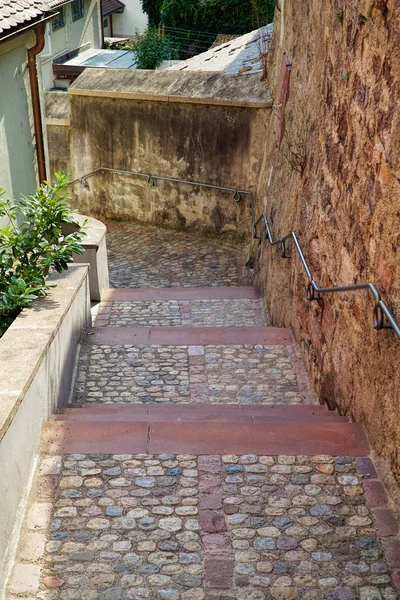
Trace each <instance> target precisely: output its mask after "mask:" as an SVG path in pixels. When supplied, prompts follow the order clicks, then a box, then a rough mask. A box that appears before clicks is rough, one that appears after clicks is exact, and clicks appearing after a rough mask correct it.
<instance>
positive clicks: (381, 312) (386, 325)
mask: <svg viewBox="0 0 400 600" xmlns="http://www.w3.org/2000/svg"><path fill="white" fill-rule="evenodd" d="M101 172H103V173H104V172H112V173H119V174H124V175H135V176H138V177H146V178H147V182H148V184H149V185H150V186H151V187H152V186H154V185H155V182H156V181H157V180H160V181H171V182H173V183H183V184H187V185H193V186H198V187H204V188H211V189H216V190H221V191H224V192H231V193H233V199H234V200H235V202H240V201H241V200H242V196H248V197H249V200H250V208H251V221H252V230H253V238H254V239H256V240H260V241H264V240H266V239H268V241H269V243H270V244H271V246H277V245H280V247H281V256H282V258H291V256H290V255H287V254H286V242H287V241H288V240H291V241H292V242H293V243H294V246H295V248H296V250H297V253H298V255H299V257H300V260H301V263H302V265H303V267H304V270H305V272H306V274H307V278H308V285H307V300H308V301H309V302H312V301H316V302H319V303H320V302H321V300H322V298H321V294H331V293H338V292H353V291H358V290H368V291H370V292H371V294H372V295H373V296H374V298H375V306H374V311H373V324H374V328H375V329H376V330H378V331H380V330H381V329H393V331H394V333H395V334H396V335H397V337H398V338H399V339H400V326H399V324H398V323H397V321H396V319H395V318H394V316H393V314H392V313H391V311H390V310H389V308H388V306H387V305H386V304H385V302H384V301H383V300H382V298H381V295H380V293H379V291H378V289H377V288H376V287H375V285H374V284H373V283H370V282H368V283H357V284H354V285H341V286H335V287H327V288H324V287H320V286H319V285H318V284H317V282H316V281H315V279H314V277H313V275H312V272H311V270H310V267H309V266H308V263H307V261H306V258H305V256H304V253H303V251H302V249H301V246H300V243H299V239H298V237H297V235H296V233H295V232H294V231H292V232H290V233H288V234H287V235H285V236H283V237H281V238H279V239H276V240H274V238H273V235H272V232H271V228H270V226H269V223H268V218H267V215H266V214H265V213H262V214H261V215H260V217H259V218H258V219H257V220H256V219H255V209H254V196H253V193H252V192H249V191H248V190H241V189H238V188H234V187H226V186H221V185H214V184H212V183H203V182H201V181H190V180H187V179H179V178H177V177H166V176H164V175H152V174H150V173H141V172H138V171H128V170H124V169H114V168H110V167H98V168H97V169H94V170H93V171H90V173H86V174H85V175H83V176H82V177H78V178H77V179H74V180H73V181H70V182H69V183H68V185H75V184H76V183H80V184H81V185H82V186H83V187H85V188H86V187H88V184H87V183H86V179H88V178H89V177H92V176H93V175H96V174H97V173H101ZM260 223H263V225H264V227H265V234H264V236H262V235H257V227H258V225H259V224H260ZM385 317H386V319H387V320H386V321H385Z"/></svg>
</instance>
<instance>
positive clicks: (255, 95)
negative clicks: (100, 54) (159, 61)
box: [47, 68, 273, 118]
mask: <svg viewBox="0 0 400 600" xmlns="http://www.w3.org/2000/svg"><path fill="white" fill-rule="evenodd" d="M68 95H69V96H99V97H102V98H104V97H112V98H127V99H128V98H131V99H133V100H153V101H163V102H186V103H198V104H227V105H236V106H247V107H254V108H266V107H271V106H272V104H273V101H272V98H271V95H270V93H269V89H268V86H267V85H266V84H265V83H262V82H261V81H260V76H259V74H255V75H247V76H240V75H232V74H226V73H219V72H217V73H215V72H212V71H190V72H189V71H188V72H185V71H183V72H182V71H179V72H177V71H145V70H132V69H100V68H99V69H85V71H83V73H82V74H81V75H80V76H79V77H78V78H77V80H76V81H75V82H74V83H73V84H72V85H71V86H70V87H69V89H68ZM47 116H48V117H49V118H50V117H52V115H51V114H49V113H48V114H47ZM64 118H65V117H64Z"/></svg>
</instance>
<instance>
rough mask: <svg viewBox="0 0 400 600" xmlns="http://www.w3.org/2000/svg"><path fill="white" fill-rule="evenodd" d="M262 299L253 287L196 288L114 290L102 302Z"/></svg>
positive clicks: (107, 292)
mask: <svg viewBox="0 0 400 600" xmlns="http://www.w3.org/2000/svg"><path fill="white" fill-rule="evenodd" d="M247 298H248V299H253V300H257V299H258V298H260V293H259V292H258V291H257V290H256V289H254V288H252V287H243V286H240V287H229V286H223V287H195V288H114V289H108V290H105V292H103V294H102V298H101V299H102V302H134V301H146V300H236V299H239V300H240V299H247Z"/></svg>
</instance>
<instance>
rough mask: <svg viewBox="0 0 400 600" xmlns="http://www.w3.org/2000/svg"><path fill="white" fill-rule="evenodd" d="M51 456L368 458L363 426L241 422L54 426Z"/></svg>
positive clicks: (49, 434)
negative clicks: (203, 455) (148, 454)
mask: <svg viewBox="0 0 400 600" xmlns="http://www.w3.org/2000/svg"><path fill="white" fill-rule="evenodd" d="M42 441H43V444H44V446H43V451H44V452H48V453H71V454H75V453H96V454H101V453H105V454H106V453H110V452H111V453H114V454H118V453H120V454H121V453H132V452H137V453H145V452H151V453H155V454H162V453H172V454H173V453H192V454H210V453H215V454H229V453H236V454H246V453H251V452H255V453H261V454H266V455H275V454H287V455H312V454H329V453H330V454H336V455H339V454H341V455H346V456H365V455H368V453H369V450H368V442H367V439H366V436H365V433H364V430H363V428H362V426H361V425H359V424H354V423H340V422H334V421H332V422H331V421H329V422H324V421H321V422H318V423H314V422H292V423H268V422H267V423H240V422H239V423H238V422H235V421H227V422H224V423H215V422H214V423H213V422H208V423H204V422H199V421H186V422H181V423H179V422H171V421H155V422H151V420H150V419H149V420H148V421H145V420H144V421H136V422H132V421H126V420H125V421H123V422H119V421H112V420H109V419H105V420H102V421H87V420H79V421H50V422H48V423H47V424H46V425H45V428H44V435H43V440H42Z"/></svg>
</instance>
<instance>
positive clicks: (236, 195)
mask: <svg viewBox="0 0 400 600" xmlns="http://www.w3.org/2000/svg"><path fill="white" fill-rule="evenodd" d="M101 172H102V173H107V172H109V173H119V174H123V175H137V176H138V177H146V178H147V183H148V184H149V186H150V187H153V186H154V185H155V182H156V180H157V179H159V180H160V181H171V182H173V183H185V184H187V185H193V186H197V187H204V188H212V189H214V190H222V191H223V192H232V193H233V199H234V200H235V202H240V201H241V200H242V196H249V197H250V206H251V220H252V223H253V224H254V219H255V216H254V198H253V194H252V192H249V191H247V190H241V189H238V188H233V187H226V186H222V185H214V184H213V183H203V182H201V181H190V180H188V179H178V178H177V177H166V176H164V175H152V174H151V173H141V172H140V171H126V170H124V169H113V168H111V167H98V168H97V169H94V170H93V171H90V173H86V175H82V177H78V178H77V179H74V180H73V181H69V182H68V184H67V185H74V184H75V183H80V184H81V185H82V186H83V187H88V185H87V183H86V179H88V178H89V177H93V175H96V174H97V173H101Z"/></svg>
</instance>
